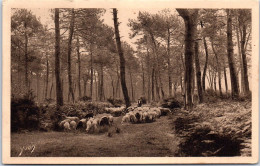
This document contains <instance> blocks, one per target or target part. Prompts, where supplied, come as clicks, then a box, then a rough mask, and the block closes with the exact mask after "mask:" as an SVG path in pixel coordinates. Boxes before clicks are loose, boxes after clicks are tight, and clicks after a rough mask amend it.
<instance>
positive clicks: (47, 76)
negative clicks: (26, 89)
mask: <svg viewBox="0 0 260 166" xmlns="http://www.w3.org/2000/svg"><path fill="white" fill-rule="evenodd" d="M46 66H47V73H46V88H45V99H47V98H48V86H49V60H48V58H47V62H46Z"/></svg>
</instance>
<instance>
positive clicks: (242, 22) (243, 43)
mask: <svg viewBox="0 0 260 166" xmlns="http://www.w3.org/2000/svg"><path fill="white" fill-rule="evenodd" d="M242 15H243V11H241V16H240V17H239V25H240V26H239V27H241V28H242V29H241V28H240V29H241V32H240V34H241V54H242V65H243V72H244V73H243V81H244V82H243V83H244V90H245V94H246V95H247V94H249V93H250V89H249V82H248V71H247V59H246V29H247V25H246V20H245V18H244V17H243V16H242ZM249 35H250V34H249ZM241 86H242V85H241Z"/></svg>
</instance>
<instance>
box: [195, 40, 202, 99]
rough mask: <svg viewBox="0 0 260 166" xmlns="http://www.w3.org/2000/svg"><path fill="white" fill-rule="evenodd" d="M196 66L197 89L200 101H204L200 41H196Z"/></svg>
mask: <svg viewBox="0 0 260 166" xmlns="http://www.w3.org/2000/svg"><path fill="white" fill-rule="evenodd" d="M194 55H195V66H196V77H197V78H196V80H197V91H198V97H199V103H202V102H203V94H202V87H201V71H200V61H199V43H198V42H195V54H194Z"/></svg>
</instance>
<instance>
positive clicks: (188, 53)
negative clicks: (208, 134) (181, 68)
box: [176, 9, 198, 111]
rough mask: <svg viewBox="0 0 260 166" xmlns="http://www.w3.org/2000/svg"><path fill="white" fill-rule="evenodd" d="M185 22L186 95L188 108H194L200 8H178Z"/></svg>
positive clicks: (190, 109)
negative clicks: (195, 44) (196, 36)
mask: <svg viewBox="0 0 260 166" xmlns="http://www.w3.org/2000/svg"><path fill="white" fill-rule="evenodd" d="M176 10H177V11H178V13H179V14H180V15H181V17H182V18H183V19H184V22H185V68H186V69H185V91H186V93H185V97H186V101H187V106H188V110H189V111H192V110H193V102H192V83H193V73H194V72H193V70H194V69H193V56H194V40H195V34H196V28H197V27H196V25H197V18H198V10H197V9H194V10H187V9H176Z"/></svg>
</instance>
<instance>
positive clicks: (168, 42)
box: [167, 27, 172, 97]
mask: <svg viewBox="0 0 260 166" xmlns="http://www.w3.org/2000/svg"><path fill="white" fill-rule="evenodd" d="M167 34H168V36H167V54H168V56H167V58H168V59H167V65H168V79H169V97H171V96H172V77H171V62H170V56H171V54H170V38H171V34H170V28H169V27H168V28H167Z"/></svg>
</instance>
